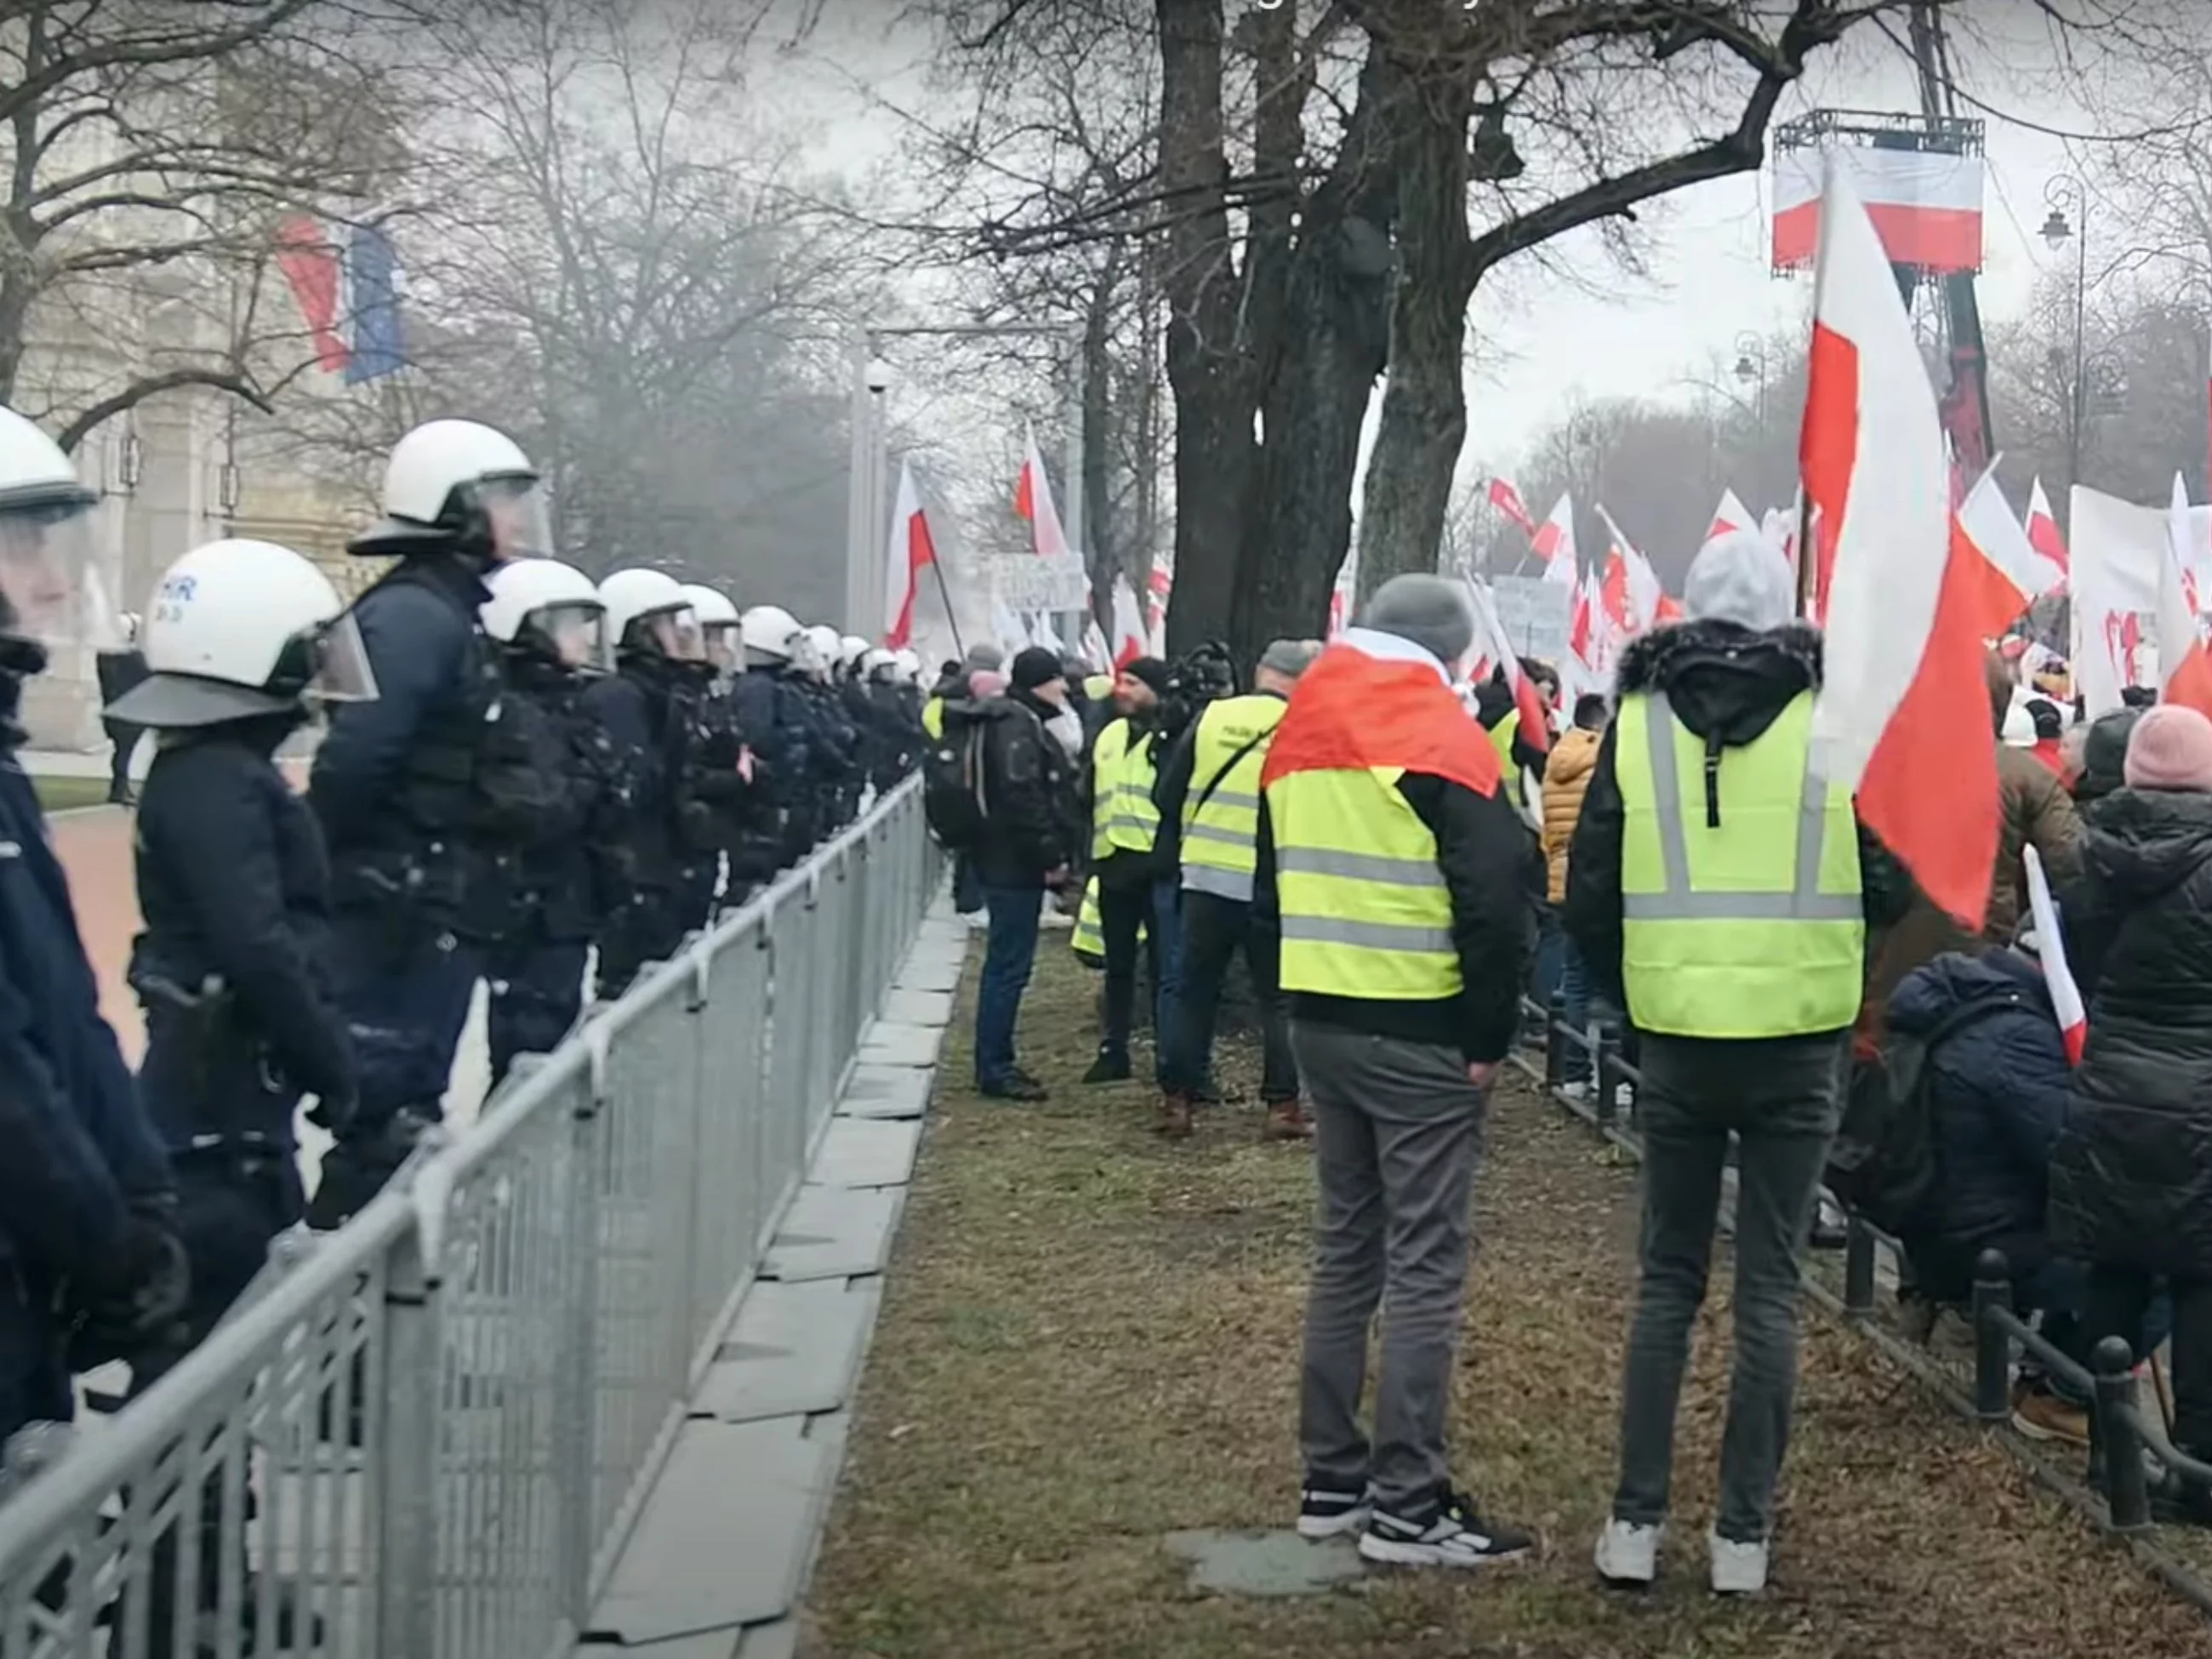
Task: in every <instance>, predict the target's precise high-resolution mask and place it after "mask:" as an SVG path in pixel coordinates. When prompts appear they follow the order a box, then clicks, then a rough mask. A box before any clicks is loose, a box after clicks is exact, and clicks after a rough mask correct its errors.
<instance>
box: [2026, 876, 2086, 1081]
mask: <svg viewBox="0 0 2212 1659" xmlns="http://www.w3.org/2000/svg"><path fill="white" fill-rule="evenodd" d="M2020 857H2021V866H2022V867H2023V868H2024V869H2025V871H2026V872H2027V913H2028V915H2030V916H2032V917H2033V918H2034V921H2035V955H2036V959H2037V960H2038V961H2039V962H2040V963H2042V964H2043V982H2044V984H2045V986H2047V987H2049V988H2050V991H2051V1012H2052V1013H2054V1014H2056V1015H2057V1016H2058V1035H2059V1036H2060V1037H2061V1038H2062V1039H2063V1041H2064V1042H2065V1044H2066V1058H2067V1059H2068V1060H2070V1061H2072V1062H2073V1063H2074V1064H2075V1065H2076V1066H2079V1065H2080V1064H2081V1053H2082V1050H2083V1049H2085V1048H2087V1047H2088V1046H2089V1011H2088V1009H2087V1007H2085V1006H2083V1005H2082V1001H2081V987H2080V986H2079V985H2077V984H2075V981H2074V969H2072V967H2071V966H2070V965H2069V963H2067V960H2066V936H2065V935H2064V934H2063V933H2061V932H2060V931H2059V929H2058V905H2057V901H2056V900H2054V899H2053V898H2052V897H2051V878H2050V877H2048V876H2046V875H2045V874H2044V872H2043V855H2042V854H2039V853H2038V852H2037V851H2036V850H2035V848H2033V847H2032V846H2030V847H2023V848H2021V849H2020Z"/></svg>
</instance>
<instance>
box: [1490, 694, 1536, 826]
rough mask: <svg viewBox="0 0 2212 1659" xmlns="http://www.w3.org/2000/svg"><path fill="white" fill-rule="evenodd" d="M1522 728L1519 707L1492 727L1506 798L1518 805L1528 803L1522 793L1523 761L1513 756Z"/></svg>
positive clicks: (1491, 734)
mask: <svg viewBox="0 0 2212 1659" xmlns="http://www.w3.org/2000/svg"><path fill="white" fill-rule="evenodd" d="M1520 730H1521V711H1520V710H1519V709H1517V708H1516V709H1514V710H1512V711H1511V712H1510V714H1507V715H1506V716H1505V718H1504V720H1500V721H1498V724H1497V725H1495V726H1492V727H1491V728H1490V746H1491V747H1492V748H1493V749H1495V750H1497V751H1498V765H1499V766H1500V767H1502V768H1503V769H1504V773H1505V798H1506V799H1508V800H1510V801H1511V802H1512V803H1513V805H1515V806H1516V807H1521V806H1525V805H1528V801H1527V800H1526V799H1525V798H1524V797H1523V795H1522V782H1521V763H1520V762H1519V761H1517V760H1515V759H1514V758H1513V739H1514V738H1515V737H1516V736H1517V735H1518V734H1519V732H1520Z"/></svg>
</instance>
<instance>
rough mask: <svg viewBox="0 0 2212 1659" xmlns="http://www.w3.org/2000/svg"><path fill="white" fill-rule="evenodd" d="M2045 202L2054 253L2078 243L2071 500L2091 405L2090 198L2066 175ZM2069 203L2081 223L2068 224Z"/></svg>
mask: <svg viewBox="0 0 2212 1659" xmlns="http://www.w3.org/2000/svg"><path fill="white" fill-rule="evenodd" d="M2043 202H2044V205H2045V207H2047V208H2048V209H2050V212H2049V213H2048V214H2047V215H2046V216H2045V218H2044V221H2043V240H2045V242H2047V243H2048V244H2049V245H2050V246H2051V248H2052V250H2053V251H2054V252H2055V251H2056V250H2057V249H2059V248H2062V247H2063V246H2066V240H2067V239H2068V238H2069V237H2071V238H2073V240H2074V372H2073V374H2072V376H2071V378H2070V380H2069V387H2068V392H2067V398H2066V490H2067V495H2068V499H2069V500H2070V499H2072V496H2073V491H2074V486H2075V484H2078V483H2081V417H2082V414H2083V408H2082V405H2083V404H2084V403H2085V402H2086V401H2087V398H2086V387H2085V385H2084V382H2085V380H2086V379H2087V373H2086V371H2087V363H2086V362H2085V361H2084V347H2085V338H2086V333H2087V331H2086V328H2085V326H2084V325H2085V324H2086V322H2087V313H2088V300H2089V222H2088V221H2089V207H2088V204H2089V197H2088V192H2087V191H2086V190H2085V189H2084V188H2083V187H2082V184H2081V180H2080V179H2077V178H2075V176H2074V175H2073V174H2072V173H2060V174H2059V175H2058V177H2057V178H2056V179H2052V180H2051V182H2050V183H2049V184H2048V185H2045V186H2044V191H2043ZM2069 203H2070V204H2072V206H2073V209H2074V218H2075V221H2077V223H2069V222H2068V220H2067V216H2066V208H2067V206H2068V204H2069Z"/></svg>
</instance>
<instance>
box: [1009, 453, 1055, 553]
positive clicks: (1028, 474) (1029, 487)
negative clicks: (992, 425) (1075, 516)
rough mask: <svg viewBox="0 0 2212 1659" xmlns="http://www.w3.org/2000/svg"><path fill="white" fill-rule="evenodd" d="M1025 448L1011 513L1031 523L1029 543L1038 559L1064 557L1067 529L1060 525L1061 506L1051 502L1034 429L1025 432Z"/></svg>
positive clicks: (1050, 494) (1048, 485) (1048, 483)
mask: <svg viewBox="0 0 2212 1659" xmlns="http://www.w3.org/2000/svg"><path fill="white" fill-rule="evenodd" d="M1027 438H1028V442H1029V448H1028V451H1027V453H1025V454H1024V456H1023V457H1022V471H1021V476H1020V477H1018V478H1016V479H1015V480H1014V516H1015V517H1017V518H1019V519H1025V520H1028V521H1029V526H1030V548H1031V549H1032V550H1034V551H1035V552H1036V556H1038V557H1039V558H1041V559H1056V558H1061V557H1064V556H1066V553H1067V551H1068V546H1067V532H1066V531H1065V530H1063V529H1062V528H1061V527H1060V509H1059V507H1055V506H1054V504H1053V499H1052V480H1051V479H1050V478H1048V477H1046V476H1045V470H1044V456H1043V455H1042V453H1040V452H1039V451H1038V449H1037V441H1036V428H1034V427H1032V428H1029V430H1028V433H1027Z"/></svg>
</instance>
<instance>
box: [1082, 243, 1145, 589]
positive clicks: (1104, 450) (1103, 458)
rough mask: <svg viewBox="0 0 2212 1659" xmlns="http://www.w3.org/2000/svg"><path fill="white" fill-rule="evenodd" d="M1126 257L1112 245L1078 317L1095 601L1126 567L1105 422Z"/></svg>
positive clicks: (1111, 407) (1109, 415) (1128, 538)
mask: <svg viewBox="0 0 2212 1659" xmlns="http://www.w3.org/2000/svg"><path fill="white" fill-rule="evenodd" d="M1125 263H1126V261H1125V259H1124V257H1123V253H1122V251H1121V249H1120V248H1119V247H1116V248H1115V249H1114V250H1113V252H1111V254H1110V255H1109V257H1108V258H1107V260H1106V263H1105V265H1104V266H1103V269H1101V270H1099V272H1098V274H1097V276H1096V277H1095V278H1094V279H1093V281H1092V283H1091V303H1090V304H1089V305H1088V306H1087V307H1085V311H1084V317H1083V362H1082V374H1083V387H1082V394H1081V395H1082V402H1083V517H1084V533H1085V538H1086V539H1087V540H1088V541H1089V543H1090V547H1089V549H1088V550H1086V551H1085V557H1087V558H1088V560H1089V564H1088V565H1087V567H1086V568H1087V569H1088V571H1089V573H1090V576H1091V603H1092V605H1093V606H1094V607H1095V606H1096V605H1097V604H1098V602H1099V600H1100V599H1101V597H1102V596H1103V595H1109V594H1110V593H1112V592H1113V587H1114V576H1115V573H1116V572H1118V571H1120V570H1122V569H1124V568H1127V564H1128V562H1129V559H1130V552H1131V549H1130V544H1131V542H1132V541H1133V537H1132V535H1131V533H1130V526H1129V525H1128V523H1127V520H1126V516H1125V515H1124V514H1122V513H1120V512H1118V511H1116V510H1115V505H1114V500H1113V495H1112V493H1111V491H1112V480H1113V465H1112V460H1113V453H1114V441H1113V436H1114V435H1113V432H1112V429H1111V428H1110V426H1109V422H1112V421H1114V420H1115V418H1116V410H1115V404H1114V386H1113V374H1114V304H1115V297H1116V290H1117V289H1119V288H1120V287H1121V272H1122V270H1123V268H1124V265H1125ZM1108 603H1109V605H1110V603H1111V601H1110V599H1109V600H1108Z"/></svg>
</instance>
